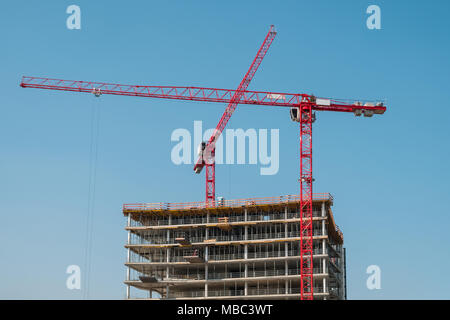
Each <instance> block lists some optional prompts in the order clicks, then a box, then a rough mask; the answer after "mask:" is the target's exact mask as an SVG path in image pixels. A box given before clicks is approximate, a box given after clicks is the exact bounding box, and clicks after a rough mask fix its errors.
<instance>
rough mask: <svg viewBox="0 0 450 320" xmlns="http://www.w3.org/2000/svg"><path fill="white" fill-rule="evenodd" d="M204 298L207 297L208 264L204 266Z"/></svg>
mask: <svg viewBox="0 0 450 320" xmlns="http://www.w3.org/2000/svg"><path fill="white" fill-rule="evenodd" d="M205 280H206V281H205V297H207V296H208V264H205Z"/></svg>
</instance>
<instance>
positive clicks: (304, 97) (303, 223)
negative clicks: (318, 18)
mask: <svg viewBox="0 0 450 320" xmlns="http://www.w3.org/2000/svg"><path fill="white" fill-rule="evenodd" d="M275 35H276V31H275V29H274V26H271V27H270V29H269V32H268V33H267V35H266V37H265V39H264V42H263V44H262V45H261V47H260V49H259V51H258V53H257V55H256V57H255V58H254V60H253V62H252V64H251V66H250V68H249V70H248V71H247V73H246V74H245V76H244V78H243V80H242V81H241V83H240V84H239V86H238V88H237V89H236V90H232V89H219V88H206V87H181V86H140V85H127V84H114V83H103V82H93V81H75V80H62V79H53V78H43V77H29V76H24V77H22V81H21V83H20V86H21V87H23V88H37V89H48V90H60V91H73V92H84V93H92V94H94V95H95V96H97V97H99V96H101V95H102V94H112V95H122V96H136V97H147V98H159V99H175V100H187V101H202V102H216V103H226V104H228V105H227V108H226V109H225V112H224V114H223V115H222V117H221V119H220V121H219V123H218V125H217V127H216V129H215V130H214V132H213V134H212V136H211V138H210V139H209V140H208V142H207V143H206V142H203V143H202V144H201V146H199V159H198V161H197V163H196V164H195V166H194V171H195V172H196V173H200V172H201V171H202V169H203V167H206V173H205V176H206V202H205V204H206V205H207V206H214V205H215V161H214V155H215V143H216V141H217V140H218V138H219V137H220V134H221V133H222V131H223V130H224V128H225V126H226V124H227V122H228V120H229V119H230V117H231V115H232V114H233V112H234V110H235V109H236V106H237V105H238V104H246V105H253V106H274V107H287V108H290V117H291V119H292V120H293V121H295V122H298V123H299V127H300V151H299V153H300V176H299V183H300V203H299V208H300V209H299V217H300V218H299V223H300V289H301V290H300V298H301V300H312V299H313V294H314V292H313V228H312V224H313V207H312V196H313V194H312V186H313V181H314V179H313V172H312V124H313V122H314V121H315V120H316V116H315V112H316V111H334V112H346V113H353V114H354V115H355V116H361V115H363V116H364V117H372V116H373V115H374V114H376V115H381V114H383V113H384V112H385V111H386V106H385V105H384V104H383V103H382V102H373V101H366V102H361V101H349V100H342V99H332V98H319V97H316V96H314V95H312V94H305V93H282V92H267V91H250V90H247V88H248V85H249V83H250V81H251V80H252V78H253V76H254V74H255V72H256V70H257V69H258V67H259V65H260V64H261V61H262V59H263V58H264V56H265V55H266V53H267V51H268V49H269V47H270V45H271V43H272V41H273V39H274V38H275Z"/></svg>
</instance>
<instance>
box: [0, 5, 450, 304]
mask: <svg viewBox="0 0 450 320" xmlns="http://www.w3.org/2000/svg"><path fill="white" fill-rule="evenodd" d="M71 4H76V5H79V6H80V7H81V19H82V22H81V23H82V25H81V30H68V29H67V28H66V19H67V17H68V15H67V14H66V8H67V6H69V5H71ZM371 4H376V5H378V6H380V8H381V25H382V29H381V30H368V29H367V27H366V19H367V17H368V15H367V14H366V8H367V7H368V6H369V5H371ZM449 9H450V4H449V3H448V2H447V1H433V2H432V4H431V3H430V2H427V1H414V2H412V1H395V2H394V1H345V2H343V1H339V2H338V1H314V2H313V1H279V2H274V1H221V2H219V1H126V2H125V1H123V2H114V3H112V2H110V1H80V0H79V1H39V2H38V3H33V4H30V3H29V2H28V1H14V2H13V1H9V2H7V3H3V4H2V10H1V11H0V35H1V43H2V47H1V48H2V50H0V61H1V68H0V88H1V95H0V101H1V104H0V107H1V109H2V116H1V117H0V123H1V125H0V144H1V146H2V147H1V149H0V177H1V181H2V183H0V199H1V201H0V212H1V215H2V223H1V225H0V243H1V245H0V255H1V257H2V263H1V265H0V281H1V286H0V298H3V299H6V298H17V299H47V298H56V299H79V298H82V297H83V292H82V291H80V290H68V289H67V288H66V285H65V282H66V278H67V276H68V275H67V274H66V273H65V270H66V267H67V266H68V265H72V264H77V265H80V266H83V264H84V252H85V235H86V218H87V201H88V182H89V161H90V152H89V150H90V149H89V146H90V139H91V133H90V123H91V111H92V108H94V107H96V106H97V107H98V108H100V114H101V115H100V126H99V141H98V164H97V174H96V196H95V199H94V200H95V210H94V218H93V227H94V237H93V241H92V245H93V247H92V255H93V258H92V267H91V268H92V269H91V270H92V271H91V283H90V289H89V291H90V292H89V296H90V297H91V298H98V299H122V298H124V295H125V286H124V285H123V283H122V281H123V280H124V279H125V267H124V266H123V263H124V261H125V258H126V251H125V249H124V248H123V245H124V244H125V241H126V232H125V231H124V229H123V228H124V226H125V222H126V221H125V218H124V217H123V215H122V213H121V207H122V204H123V203H134V202H159V201H163V202H182V201H201V200H203V199H204V176H203V175H201V176H198V175H194V174H193V172H192V166H191V165H181V166H176V165H174V164H173V163H172V161H171V160H170V151H171V148H172V147H173V146H174V143H172V142H171V141H170V136H171V133H172V131H173V130H175V129H177V128H186V129H190V130H192V128H193V121H194V120H202V121H203V125H204V127H207V128H210V127H214V126H215V125H216V124H217V121H218V119H219V118H220V116H221V114H222V112H223V110H224V108H225V106H224V105H221V104H205V103H200V102H198V103H197V102H183V101H164V100H151V99H144V98H133V97H118V96H106V95H105V96H102V97H101V99H95V98H94V97H93V96H92V95H87V94H77V93H68V92H52V91H44V90H36V89H22V88H20V87H19V85H18V84H19V83H20V78H21V76H23V75H34V76H48V77H55V78H62V79H75V80H95V81H105V82H119V83H130V84H141V85H144V84H148V85H180V86H183V85H192V86H205V87H218V88H235V87H237V86H238V84H239V82H240V80H241V79H242V77H243V75H244V74H245V72H246V71H247V69H248V67H249V65H250V63H251V60H252V59H253V57H254V55H255V53H256V51H257V49H258V48H259V46H260V44H261V42H262V40H263V38H264V36H265V34H266V33H267V30H268V28H269V26H270V24H274V25H275V26H276V28H277V31H278V35H277V37H276V39H275V40H274V42H273V44H272V47H271V48H270V50H269V52H268V54H267V56H266V58H265V59H264V61H263V63H262V65H261V67H260V69H259V70H258V72H257V74H256V75H255V78H254V79H253V81H252V83H251V84H250V87H249V89H252V90H268V91H281V92H292V93H296V92H298V93H314V94H316V95H318V96H327V97H335V98H351V99H379V98H382V99H386V100H387V103H388V110H387V112H386V113H385V115H383V116H379V117H373V118H355V117H354V116H353V115H351V114H340V113H325V112H322V113H319V114H318V115H317V118H318V121H317V122H316V123H315V124H314V138H313V141H314V146H313V148H314V149H313V150H314V164H313V166H314V173H315V179H316V183H315V186H314V191H315V192H330V193H331V194H332V195H333V196H334V198H335V203H334V207H333V209H334V215H335V218H336V221H337V223H338V224H339V226H340V227H341V229H342V230H343V232H344V235H345V245H346V247H347V250H348V251H347V252H348V266H347V267H348V270H347V275H348V298H350V299H421V298H424V299H432V298H434V299H442V298H446V299H449V298H450V296H449V290H448V289H449V287H450V280H448V277H447V276H446V275H447V269H448V265H449V264H450V254H449V246H450V240H449V238H448V237H447V233H448V226H449V224H450V217H449V214H448V203H447V202H448V199H449V192H450V187H449V183H448V181H449V178H450V174H449V168H448V158H449V156H450V150H449V143H448V141H449V138H450V130H449V126H448V120H449V117H450V105H449V101H450V90H449V83H450V82H449V80H450V79H449V75H450V59H449V58H450V45H449V41H448V34H449V31H450V21H449V20H448V12H449ZM228 127H229V128H243V129H247V128H256V129H259V128H267V129H279V130H280V170H279V172H278V174H276V175H273V176H261V175H260V174H259V167H258V166H256V165H244V166H237V165H228V166H227V165H221V166H218V169H217V195H222V196H224V197H225V198H227V199H230V198H244V197H253V196H255V197H260V196H276V195H282V194H293V193H297V192H298V189H299V186H298V183H297V178H298V171H299V160H298V126H297V125H295V124H294V123H293V122H291V121H290V119H289V114H288V110H287V109H284V108H273V107H250V106H238V108H237V111H236V112H235V114H234V115H233V117H232V119H231V121H230V122H229V125H228ZM372 264H375V265H378V266H380V268H381V271H382V280H381V286H382V289H381V290H372V291H370V290H368V289H367V288H366V279H367V277H368V275H367V274H366V273H365V271H366V268H367V267H368V266H369V265H372ZM82 272H83V271H82ZM82 276H83V273H82Z"/></svg>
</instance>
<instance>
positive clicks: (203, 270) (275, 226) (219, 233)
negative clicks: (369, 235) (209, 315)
mask: <svg viewBox="0 0 450 320" xmlns="http://www.w3.org/2000/svg"><path fill="white" fill-rule="evenodd" d="M298 198H299V197H298V196H295V195H287V196H280V197H271V198H252V199H239V200H222V201H221V203H220V205H217V206H210V205H209V206H208V204H206V203H204V202H191V203H144V204H126V205H124V206H123V213H124V215H125V216H126V217H127V226H126V228H125V229H126V230H127V232H128V241H127V243H126V245H125V248H126V249H127V262H126V263H125V265H126V267H127V278H126V280H125V284H126V287H127V295H126V297H127V299H135V298H146V299H178V298H180V299H264V298H266V299H299V297H300V229H299V226H300V223H299V222H300V214H299V199H298ZM332 205H333V198H332V197H331V195H329V194H316V195H314V197H313V267H314V268H313V294H314V299H345V297H346V292H345V288H346V286H345V283H346V280H345V273H346V268H345V254H344V250H345V249H344V248H343V243H344V238H343V234H342V232H341V230H340V229H339V227H338V226H337V225H336V224H335V221H334V217H333V213H332V211H331V206H332ZM132 291H133V292H132ZM135 291H136V295H134V294H132V293H134V292H135ZM142 293H144V295H143V294H142Z"/></svg>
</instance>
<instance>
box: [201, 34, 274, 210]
mask: <svg viewBox="0 0 450 320" xmlns="http://www.w3.org/2000/svg"><path fill="white" fill-rule="evenodd" d="M276 34H277V33H276V31H275V28H274V26H273V25H272V26H270V29H269V32H268V33H267V35H266V38H265V39H264V42H263V44H262V45H261V48H259V50H258V53H257V54H256V57H255V59H253V62H252V64H251V65H250V68H249V69H248V71H247V73H246V74H245V76H244V78H243V79H242V81H241V83H240V84H239V86H238V88H237V89H236V91H234V93H233V96H232V97H231V99H230V102H229V103H228V106H227V108H226V109H225V112H224V113H223V115H222V118H220V120H219V123H218V124H217V127H216V128H215V129H214V132H213V134H212V135H211V138H210V139H209V141H208V143H207V144H206V145H205V149H204V151H203V154H202V155H200V157H199V159H198V161H197V163H196V164H195V166H194V171H195V172H196V173H200V172H201V171H202V169H203V167H206V170H205V171H206V172H205V177H206V199H205V201H206V203H207V204H210V205H214V201H215V198H216V176H215V175H216V162H215V153H216V150H215V145H216V141H217V140H218V139H219V137H220V135H221V134H222V132H223V130H224V129H225V127H226V125H227V123H228V121H229V120H230V118H231V116H232V115H233V112H234V110H236V106H237V105H238V103H239V101H240V100H241V97H242V95H243V93H244V91H245V90H247V88H248V85H249V84H250V81H251V80H252V79H253V76H254V75H255V73H256V71H257V70H258V67H259V65H260V64H261V61H262V59H263V58H264V56H265V55H266V53H267V51H268V50H269V48H270V45H271V44H272V41H273V39H274V38H275V36H276Z"/></svg>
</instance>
